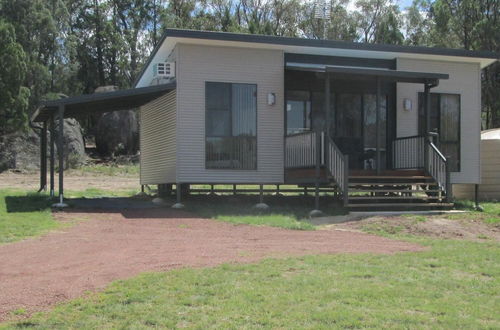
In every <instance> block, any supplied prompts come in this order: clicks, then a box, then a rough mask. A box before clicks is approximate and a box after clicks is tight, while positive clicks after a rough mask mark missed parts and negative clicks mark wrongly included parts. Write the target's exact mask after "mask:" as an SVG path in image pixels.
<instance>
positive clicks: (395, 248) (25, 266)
mask: <svg viewBox="0 0 500 330" xmlns="http://www.w3.org/2000/svg"><path fill="white" fill-rule="evenodd" d="M56 218H57V219H59V220H60V221H75V220H80V221H79V222H77V224H75V225H73V226H69V227H66V228H63V229H62V230H60V231H58V232H52V233H50V234H47V235H45V236H42V237H37V238H32V239H28V240H25V241H22V242H17V243H12V244H7V245H1V246H0V293H1V294H0V320H6V319H7V318H10V317H11V314H10V311H13V310H16V309H19V308H21V307H22V308H25V309H26V310H27V311H29V312H33V311H39V310H44V309H48V308H49V307H51V306H52V305H54V304H55V303H57V302H60V301H64V300H67V299H71V298H75V297H77V296H80V295H82V294H83V293H84V292H85V291H87V290H96V289H101V288H103V287H105V286H106V285H107V284H108V283H110V282H111V281H113V280H116V279H122V278H128V277H131V276H134V275H136V274H138V273H140V272H145V271H165V270H169V269H173V268H180V267H207V266H215V265H218V264H221V263H229V262H253V261H257V260H259V259H262V258H264V257H283V256H289V255H306V254H320V253H342V252H345V253H362V252H372V253H395V252H400V251H418V250H421V249H422V247H420V246H418V245H414V244H410V243H406V242H401V241H396V240H390V239H386V238H382V237H377V236H371V235H367V234H363V233H354V232H347V231H339V230H318V231H294V230H285V229H279V228H269V227H255V226H247V225H232V224H229V223H224V222H219V221H214V220H208V219H200V218H195V217H192V216H191V215H190V214H188V213H184V212H180V211H174V210H170V209H148V210H140V209H136V210H128V211H121V212H109V211H108V212H105V211H102V212H98V211H96V210H94V211H92V212H89V211H76V210H70V211H67V212H61V213H56Z"/></svg>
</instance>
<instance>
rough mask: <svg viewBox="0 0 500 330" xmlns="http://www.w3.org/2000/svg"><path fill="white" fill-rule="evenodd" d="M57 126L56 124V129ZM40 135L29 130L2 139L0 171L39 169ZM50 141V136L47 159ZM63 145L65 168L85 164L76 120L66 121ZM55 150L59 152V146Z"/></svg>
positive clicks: (83, 148) (79, 130) (0, 139)
mask: <svg viewBox="0 0 500 330" xmlns="http://www.w3.org/2000/svg"><path fill="white" fill-rule="evenodd" d="M57 126H58V125H57V124H56V129H57ZM38 134H39V133H38V131H36V132H35V131H34V130H32V129H29V130H28V131H27V132H19V133H16V134H11V135H8V136H3V137H0V171H4V170H7V169H16V170H27V171H34V170H37V169H39V168H40V136H39V135H38ZM49 141H50V134H48V137H47V157H49V150H50V147H49V145H48V142H49ZM63 143H64V161H65V168H74V167H77V166H79V165H81V164H82V163H84V162H85V160H86V155H85V145H84V142H83V136H82V130H81V127H80V124H79V123H78V121H76V120H75V119H72V118H68V119H65V120H64V138H63ZM55 150H56V152H57V145H56V148H55ZM56 157H57V153H56ZM56 166H57V160H56Z"/></svg>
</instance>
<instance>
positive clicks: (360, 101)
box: [333, 93, 388, 170]
mask: <svg viewBox="0 0 500 330" xmlns="http://www.w3.org/2000/svg"><path fill="white" fill-rule="evenodd" d="M387 100H388V95H386V94H382V95H381V100H380V102H381V110H380V117H379V122H380V126H379V127H380V131H379V135H380V137H379V141H380V145H379V147H380V160H381V161H380V164H377V161H376V150H377V149H376V147H377V142H376V141H377V125H376V123H377V114H376V95H375V94H369V93H337V94H335V100H334V109H333V112H334V113H335V129H334V130H333V132H334V136H335V138H334V139H335V143H336V144H337V145H338V146H339V148H340V150H342V152H343V153H344V154H347V155H349V168H350V169H358V170H375V169H377V167H378V166H380V168H381V169H385V168H386V154H387V148H386V144H387V141H386V140H387Z"/></svg>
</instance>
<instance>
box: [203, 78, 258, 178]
mask: <svg viewBox="0 0 500 330" xmlns="http://www.w3.org/2000/svg"><path fill="white" fill-rule="evenodd" d="M211 83H215V84H226V85H229V86H230V87H231V88H230V93H229V120H230V135H228V136H225V135H213V136H208V134H207V133H208V132H207V131H208V130H207V125H208V121H207V118H208V117H207V114H208V113H209V111H208V109H207V104H208V102H207V101H208V94H207V86H208V84H211ZM233 85H248V86H254V87H255V136H253V138H254V139H255V165H254V167H253V168H234V167H209V166H208V164H207V139H208V138H234V137H235V136H233V126H232V124H233V107H232V101H233V90H232V87H233ZM204 92H205V111H204V119H205V132H204V133H205V134H204V145H203V147H204V154H205V156H204V163H205V170H210V171H212V170H213V171H221V170H222V171H225V170H230V171H258V168H259V162H258V154H259V152H258V149H259V146H258V132H259V120H258V119H259V112H258V111H259V107H258V104H259V102H258V84H257V83H247V82H227V81H212V80H209V81H205V91H204ZM219 111H220V110H219Z"/></svg>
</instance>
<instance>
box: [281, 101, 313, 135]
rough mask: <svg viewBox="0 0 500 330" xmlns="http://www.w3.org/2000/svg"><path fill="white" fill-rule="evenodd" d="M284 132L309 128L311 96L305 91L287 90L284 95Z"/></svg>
mask: <svg viewBox="0 0 500 330" xmlns="http://www.w3.org/2000/svg"><path fill="white" fill-rule="evenodd" d="M286 98H287V99H286V134H287V135H290V134H296V133H301V132H304V131H308V130H310V129H311V96H310V94H309V92H306V91H288V92H287V96H286Z"/></svg>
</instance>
